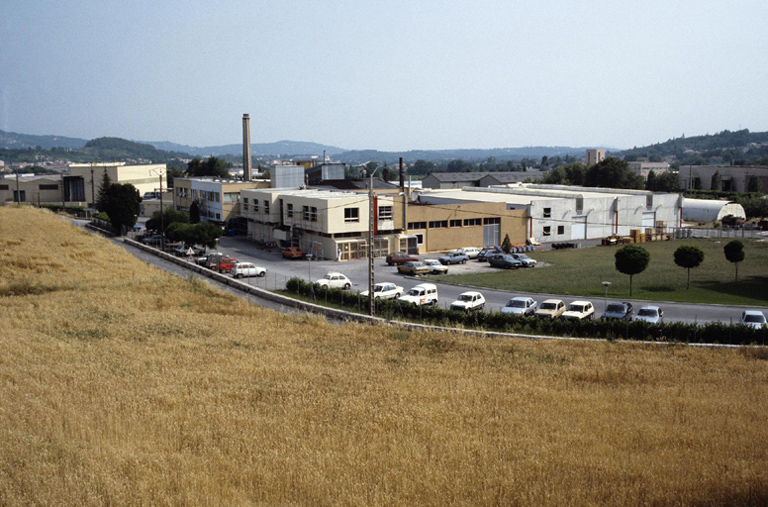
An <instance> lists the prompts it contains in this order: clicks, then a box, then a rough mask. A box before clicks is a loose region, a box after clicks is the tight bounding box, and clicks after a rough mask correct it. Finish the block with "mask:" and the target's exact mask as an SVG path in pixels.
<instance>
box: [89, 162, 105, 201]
mask: <svg viewBox="0 0 768 507" xmlns="http://www.w3.org/2000/svg"><path fill="white" fill-rule="evenodd" d="M105 170H106V169H105ZM95 192H96V191H95V185H94V184H93V164H91V206H96V193H95Z"/></svg>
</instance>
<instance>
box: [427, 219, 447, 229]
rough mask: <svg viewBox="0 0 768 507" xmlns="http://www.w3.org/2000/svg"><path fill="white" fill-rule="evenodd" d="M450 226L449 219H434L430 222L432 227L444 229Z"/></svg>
mask: <svg viewBox="0 0 768 507" xmlns="http://www.w3.org/2000/svg"><path fill="white" fill-rule="evenodd" d="M446 227H448V220H434V221H432V222H429V228H430V229H443V228H446Z"/></svg>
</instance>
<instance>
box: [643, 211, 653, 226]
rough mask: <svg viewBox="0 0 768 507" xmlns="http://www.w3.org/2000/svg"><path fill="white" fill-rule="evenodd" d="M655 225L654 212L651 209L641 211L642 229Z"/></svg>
mask: <svg viewBox="0 0 768 507" xmlns="http://www.w3.org/2000/svg"><path fill="white" fill-rule="evenodd" d="M655 225H656V213H654V212H653V211H650V212H645V213H643V229H648V228H651V229H652V228H653V227H655Z"/></svg>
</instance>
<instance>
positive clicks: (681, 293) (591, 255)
mask: <svg viewBox="0 0 768 507" xmlns="http://www.w3.org/2000/svg"><path fill="white" fill-rule="evenodd" d="M728 241H730V240H714V239H709V240H686V241H665V242H657V243H643V244H641V245H640V246H642V247H643V248H645V249H646V250H648V251H649V252H650V254H651V261H650V263H649V265H648V267H647V268H646V270H645V271H644V272H642V273H640V274H638V275H635V276H634V279H633V282H632V283H633V288H632V297H633V298H637V299H647V300H649V301H682V302H694V303H719V304H732V305H756V306H764V305H765V304H766V302H768V274H766V269H765V266H766V265H768V242H764V241H755V240H741V241H742V243H744V252H745V254H746V257H745V259H744V262H741V263H740V264H739V280H738V282H734V265H733V264H731V263H730V262H728V261H727V260H726V259H725V255H724V254H723V247H724V246H725V244H726V243H727V242H728ZM689 244H690V245H696V246H699V247H701V249H702V250H704V252H705V257H704V262H703V263H702V264H701V266H699V267H698V268H694V269H692V270H691V288H690V290H686V288H685V287H686V276H687V270H685V269H683V268H681V267H678V266H677V265H676V264H675V262H674V255H673V254H674V251H675V250H676V249H677V248H678V247H680V246H681V245H689ZM618 248H620V247H618V246H611V247H595V248H584V249H578V250H552V251H547V252H537V253H535V254H532V256H533V257H534V258H536V260H538V261H539V263H540V264H543V265H544V266H543V267H540V268H536V269H528V270H517V271H502V270H495V271H493V272H491V273H483V274H477V275H449V276H447V277H445V276H443V277H441V278H440V280H445V281H452V282H456V283H461V284H467V285H475V286H478V287H489V288H495V289H503V290H513V291H525V292H538V293H544V294H553V293H554V294H568V295H574V296H583V297H591V298H597V297H599V298H602V297H603V296H604V294H605V293H604V288H603V285H602V283H601V282H603V281H608V282H611V285H610V288H609V291H608V297H609V298H626V297H629V276H627V275H623V274H621V273H619V272H618V271H617V270H616V267H615V265H614V262H615V259H614V254H615V253H616V250H617V249H618Z"/></svg>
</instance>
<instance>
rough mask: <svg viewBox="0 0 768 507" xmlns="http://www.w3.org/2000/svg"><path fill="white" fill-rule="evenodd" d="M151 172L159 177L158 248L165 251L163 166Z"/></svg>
mask: <svg viewBox="0 0 768 507" xmlns="http://www.w3.org/2000/svg"><path fill="white" fill-rule="evenodd" d="M152 172H153V173H155V174H157V175H158V176H159V177H160V249H161V250H162V251H165V224H164V223H163V222H164V220H163V215H164V214H165V210H164V209H163V177H164V176H165V168H164V167H163V168H157V169H152Z"/></svg>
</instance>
